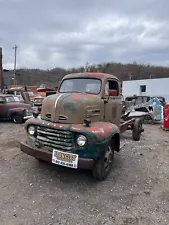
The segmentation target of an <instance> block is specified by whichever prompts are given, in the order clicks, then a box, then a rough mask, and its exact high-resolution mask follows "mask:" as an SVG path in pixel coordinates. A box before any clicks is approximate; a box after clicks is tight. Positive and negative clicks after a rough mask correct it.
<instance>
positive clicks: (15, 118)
mask: <svg viewBox="0 0 169 225" xmlns="http://www.w3.org/2000/svg"><path fill="white" fill-rule="evenodd" d="M11 120H12V122H13V123H18V124H21V123H23V117H22V116H21V115H20V114H18V113H16V114H13V115H12V116H11Z"/></svg>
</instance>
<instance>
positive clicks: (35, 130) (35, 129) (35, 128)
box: [27, 124, 37, 136]
mask: <svg viewBox="0 0 169 225" xmlns="http://www.w3.org/2000/svg"><path fill="white" fill-rule="evenodd" d="M30 127H34V133H33V134H31V133H30V132H29V129H30ZM36 132H37V127H36V126H35V125H33V124H31V125H29V126H28V127H27V133H28V134H29V135H30V136H36Z"/></svg>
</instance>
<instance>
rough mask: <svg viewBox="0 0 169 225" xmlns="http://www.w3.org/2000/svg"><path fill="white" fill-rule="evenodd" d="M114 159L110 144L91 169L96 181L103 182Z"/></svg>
mask: <svg viewBox="0 0 169 225" xmlns="http://www.w3.org/2000/svg"><path fill="white" fill-rule="evenodd" d="M113 159H114V150H113V148H112V146H111V144H109V145H108V147H107V149H106V150H105V152H104V155H103V156H102V157H101V158H100V159H99V160H98V161H97V162H96V164H95V166H94V168H93V176H94V177H95V178H96V179H97V180H100V181H102V180H105V179H106V177H107V176H108V174H109V173H110V171H111V168H112V164H113Z"/></svg>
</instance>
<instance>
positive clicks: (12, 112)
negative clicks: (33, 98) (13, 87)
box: [0, 94, 33, 123]
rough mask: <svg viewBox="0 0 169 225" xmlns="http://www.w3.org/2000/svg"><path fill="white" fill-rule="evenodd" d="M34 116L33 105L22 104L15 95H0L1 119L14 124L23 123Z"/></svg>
mask: <svg viewBox="0 0 169 225" xmlns="http://www.w3.org/2000/svg"><path fill="white" fill-rule="evenodd" d="M32 116H33V107H32V105H31V104H27V103H22V102H20V100H19V98H18V97H17V96H14V95H8V94H0V119H9V120H11V121H12V122H13V123H23V122H24V121H25V120H27V119H29V118H31V117H32Z"/></svg>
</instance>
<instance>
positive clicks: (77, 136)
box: [76, 134, 87, 147]
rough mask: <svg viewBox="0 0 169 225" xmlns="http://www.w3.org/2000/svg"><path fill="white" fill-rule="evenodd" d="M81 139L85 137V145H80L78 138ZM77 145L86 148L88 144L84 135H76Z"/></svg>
mask: <svg viewBox="0 0 169 225" xmlns="http://www.w3.org/2000/svg"><path fill="white" fill-rule="evenodd" d="M80 137H84V138H85V143H84V145H79V143H78V138H80ZM76 144H77V145H78V147H84V146H86V144H87V137H86V136H85V135H84V134H77V135H76Z"/></svg>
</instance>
